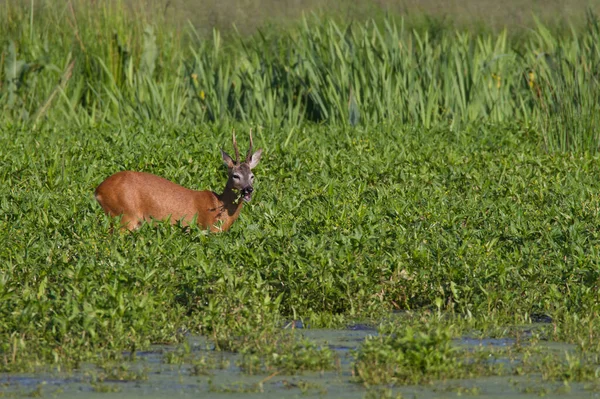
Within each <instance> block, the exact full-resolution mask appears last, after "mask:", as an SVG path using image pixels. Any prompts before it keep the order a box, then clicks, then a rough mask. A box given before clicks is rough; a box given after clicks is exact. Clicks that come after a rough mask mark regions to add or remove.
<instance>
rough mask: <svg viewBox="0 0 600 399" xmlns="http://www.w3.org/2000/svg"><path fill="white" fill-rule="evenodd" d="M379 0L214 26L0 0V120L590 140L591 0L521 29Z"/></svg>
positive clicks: (592, 143)
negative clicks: (278, 19) (448, 131)
mask: <svg viewBox="0 0 600 399" xmlns="http://www.w3.org/2000/svg"><path fill="white" fill-rule="evenodd" d="M384 3H385V2H380V3H357V4H359V5H360V4H363V8H364V9H371V10H372V9H377V10H380V12H378V13H376V12H372V13H371V14H372V15H373V16H374V17H373V18H362V19H361V18H356V17H355V15H356V14H357V13H359V12H360V10H361V9H360V7H359V6H355V7H354V8H353V10H354V11H353V13H352V12H351V11H347V12H346V18H344V17H343V15H344V14H343V13H342V17H341V18H329V17H327V15H325V14H323V13H321V14H319V13H312V14H305V16H304V17H302V18H301V20H300V21H294V22H291V21H288V22H287V23H286V24H285V26H281V24H280V25H279V26H277V27H274V26H268V25H263V27H262V29H254V30H253V31H252V33H248V30H250V29H252V27H248V26H246V25H244V32H241V31H239V30H236V29H235V26H234V27H233V28H232V29H229V30H227V31H226V32H225V34H224V35H223V33H222V32H221V31H220V30H218V29H213V30H211V31H210V32H207V30H206V27H199V26H198V24H194V23H193V21H191V20H188V21H186V22H185V23H184V22H183V21H184V19H183V18H182V17H181V16H180V17H178V19H177V21H178V22H179V23H177V24H174V23H173V17H172V16H171V17H169V15H170V13H171V12H172V11H170V9H171V8H172V7H173V6H172V5H171V3H165V4H163V3H161V2H154V3H149V4H151V5H148V6H147V5H145V4H142V3H135V2H126V3H123V2H120V1H110V2H92V3H87V2H83V1H78V0H73V1H68V2H59V1H54V0H46V1H42V2H39V1H38V2H36V1H33V0H32V1H30V2H27V1H26V2H16V3H13V2H5V3H3V4H1V7H2V15H3V17H2V23H1V25H0V37H3V38H5V39H4V40H3V42H2V50H1V51H2V52H1V56H0V82H1V83H0V84H1V85H0V108H1V109H2V117H1V119H2V123H9V124H24V125H27V126H32V127H36V126H39V125H40V124H43V123H54V124H56V123H59V124H63V123H67V124H71V125H76V126H84V125H86V126H90V125H91V126H94V125H96V124H99V123H109V124H117V125H119V124H123V123H130V122H131V121H139V122H142V121H145V120H148V119H154V120H159V121H162V122H165V123H171V124H179V123H184V122H192V123H203V122H209V123H217V124H230V123H232V122H234V121H243V122H250V123H255V124H259V125H261V126H264V127H266V128H280V127H286V128H288V129H289V128H293V127H298V126H300V125H303V124H306V123H326V124H343V125H357V124H362V125H365V126H372V125H376V124H380V123H394V124H407V125H417V126H423V127H424V128H431V127H435V126H449V127H450V128H452V129H456V130H457V131H458V130H460V129H461V128H462V127H464V126H465V125H466V124H468V123H472V122H485V123H507V122H511V123H512V122H515V121H517V122H519V123H521V124H522V125H523V126H524V127H525V128H526V129H529V130H531V132H532V134H539V135H540V142H541V143H542V145H544V146H545V147H546V148H548V149H549V150H575V151H593V152H595V151H597V150H598V146H599V142H598V140H599V137H598V127H597V126H598V123H597V122H598V113H599V111H600V109H599V104H600V84H599V74H600V72H599V63H600V50H599V45H598V43H600V24H599V22H598V17H597V14H595V12H594V10H593V9H592V8H590V9H589V10H588V12H587V14H586V15H585V17H582V18H583V19H582V18H580V19H578V20H577V21H578V24H577V25H576V26H575V25H572V26H569V25H565V24H562V25H561V24H560V23H556V22H554V24H553V25H551V27H549V26H548V25H547V24H546V23H544V22H542V20H540V19H536V18H535V17H532V21H533V22H532V25H531V28H528V27H525V28H524V27H521V28H517V27H514V26H509V27H508V28H504V29H498V28H497V26H495V25H494V26H492V27H490V28H489V29H487V28H481V27H479V28H475V24H474V23H471V24H470V25H468V26H467V25H464V24H463V25H458V26H456V24H452V23H445V22H444V19H443V18H439V17H431V18H429V19H425V20H421V22H422V23H421V24H420V25H416V24H415V23H414V21H412V22H408V21H407V19H406V18H403V17H402V15H401V12H402V9H400V10H398V9H397V8H396V9H394V8H393V7H392V8H391V9H392V11H394V10H395V12H394V13H392V12H389V13H388V14H386V15H384V14H385V13H384V11H382V10H384V8H382V4H384ZM310 4H311V3H310V2H309V5H310ZM315 4H317V2H315ZM365 4H370V5H365ZM406 4H409V3H406ZM208 6H210V5H208ZM208 6H207V7H208ZM369 7H370V8H369ZM377 7H379V8H377ZM240 9H242V10H243V9H244V8H243V7H240ZM297 9H299V10H300V9H301V10H302V11H304V10H303V9H302V8H301V7H297ZM339 9H340V8H338V10H339ZM389 9H390V7H388V11H389ZM405 9H406V8H405ZM286 10H287V9H286ZM294 10H296V8H294ZM356 10H358V11H356ZM208 11H210V9H208ZM208 11H207V13H208V14H209V15H221V14H218V12H217V14H215V12H216V11H215V12H213V14H210V12H208ZM525 12H526V11H525V10H523V13H525ZM290 13H291V12H288V14H290ZM292 14H293V13H292ZM580 14H583V13H580ZM286 15H287V14H286ZM220 18H221V19H222V17H220ZM232 18H234V17H232ZM217 19H218V18H217ZM546 20H548V19H547V18H546ZM423 21H425V22H423ZM232 22H235V21H232ZM548 23H550V22H548ZM217 25H218V24H217ZM496 25H497V24H496ZM515 32H516V33H515Z"/></svg>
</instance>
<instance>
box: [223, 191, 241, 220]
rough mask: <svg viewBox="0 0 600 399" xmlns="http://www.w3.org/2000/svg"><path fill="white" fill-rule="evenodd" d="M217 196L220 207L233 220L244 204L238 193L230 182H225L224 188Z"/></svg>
mask: <svg viewBox="0 0 600 399" xmlns="http://www.w3.org/2000/svg"><path fill="white" fill-rule="evenodd" d="M218 197H219V201H220V202H221V206H222V209H223V211H225V212H226V214H227V216H229V217H230V218H233V220H235V219H237V217H238V215H239V213H240V211H241V210H242V207H243V206H244V201H243V200H242V198H241V196H240V193H239V192H238V191H237V190H234V189H233V186H232V184H230V183H229V182H227V184H226V185H225V189H224V190H223V194H221V195H219V196H218Z"/></svg>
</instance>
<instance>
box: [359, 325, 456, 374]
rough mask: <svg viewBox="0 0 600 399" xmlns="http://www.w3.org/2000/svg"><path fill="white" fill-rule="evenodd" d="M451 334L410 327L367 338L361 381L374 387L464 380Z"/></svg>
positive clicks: (360, 356) (361, 354) (363, 350)
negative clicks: (391, 384)
mask: <svg viewBox="0 0 600 399" xmlns="http://www.w3.org/2000/svg"><path fill="white" fill-rule="evenodd" d="M455 354H456V351H455V350H454V348H452V344H451V336H450V334H449V333H448V332H447V331H444V330H441V329H436V330H432V331H431V332H427V333H426V332H421V331H414V330H413V329H411V328H407V329H405V330H404V331H398V332H396V333H395V334H392V335H386V336H379V337H375V338H371V339H367V341H365V343H364V344H363V345H362V346H361V348H360V350H359V351H358V353H357V356H356V364H355V366H354V369H355V373H356V375H357V376H358V378H359V380H361V381H363V382H365V383H367V384H369V385H371V384H387V383H390V382H400V383H405V384H418V383H422V382H424V381H428V380H430V379H439V378H440V377H441V376H444V377H450V378H452V377H460V376H462V375H460V374H458V373H457V372H459V370H460V363H458V361H457V358H456V357H455Z"/></svg>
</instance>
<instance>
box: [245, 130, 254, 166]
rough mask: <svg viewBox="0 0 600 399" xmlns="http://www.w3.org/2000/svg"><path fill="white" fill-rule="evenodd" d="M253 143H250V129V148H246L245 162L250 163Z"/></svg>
mask: <svg viewBox="0 0 600 399" xmlns="http://www.w3.org/2000/svg"><path fill="white" fill-rule="evenodd" d="M253 146H254V143H253V142H252V129H250V148H248V152H247V153H246V162H250V158H252V147H253Z"/></svg>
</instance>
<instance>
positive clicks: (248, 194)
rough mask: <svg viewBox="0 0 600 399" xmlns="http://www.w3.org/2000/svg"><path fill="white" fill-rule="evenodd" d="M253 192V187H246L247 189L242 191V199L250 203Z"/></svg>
mask: <svg viewBox="0 0 600 399" xmlns="http://www.w3.org/2000/svg"><path fill="white" fill-rule="evenodd" d="M253 191H254V188H252V187H246V188H243V189H242V190H241V193H242V199H243V200H244V201H245V202H249V201H250V200H251V199H252V192H253Z"/></svg>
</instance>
